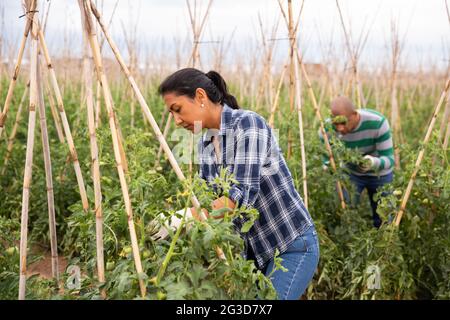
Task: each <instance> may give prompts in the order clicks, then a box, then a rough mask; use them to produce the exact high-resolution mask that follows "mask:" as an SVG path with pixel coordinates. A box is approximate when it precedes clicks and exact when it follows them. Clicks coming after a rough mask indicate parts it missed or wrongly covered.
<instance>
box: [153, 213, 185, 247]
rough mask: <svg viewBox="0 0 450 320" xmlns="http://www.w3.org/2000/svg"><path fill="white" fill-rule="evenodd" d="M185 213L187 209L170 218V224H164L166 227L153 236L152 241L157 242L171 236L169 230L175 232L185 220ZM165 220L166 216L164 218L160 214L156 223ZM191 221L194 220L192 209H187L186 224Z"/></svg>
mask: <svg viewBox="0 0 450 320" xmlns="http://www.w3.org/2000/svg"><path fill="white" fill-rule="evenodd" d="M184 211H185V209H181V210H178V211H177V212H175V214H173V215H172V216H171V217H170V223H167V222H166V223H165V224H164V226H162V227H161V228H160V229H159V231H158V232H157V233H155V234H154V235H151V238H152V240H153V241H157V240H163V239H166V238H167V236H168V235H169V229H172V230H173V231H174V232H175V231H176V230H177V229H178V228H179V227H180V225H181V220H182V219H183V215H184ZM178 216H181V218H179V217H178ZM163 219H165V216H164V214H162V213H160V214H159V216H158V218H157V219H155V220H154V221H157V220H163ZM189 219H193V216H192V212H191V208H187V209H186V218H185V220H186V222H187V221H188V220H189ZM152 223H153V221H152Z"/></svg>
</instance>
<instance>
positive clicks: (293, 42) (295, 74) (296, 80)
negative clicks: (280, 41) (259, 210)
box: [278, 0, 308, 208]
mask: <svg viewBox="0 0 450 320" xmlns="http://www.w3.org/2000/svg"><path fill="white" fill-rule="evenodd" d="M278 4H279V6H280V10H281V13H282V14H283V17H284V19H285V21H286V24H287V26H288V31H289V40H290V63H291V79H293V83H292V81H291V82H290V83H291V85H290V92H291V93H292V90H295V91H294V92H293V93H294V94H295V104H296V109H297V115H298V123H299V131H300V153H301V158H302V184H303V200H304V203H305V207H306V208H308V183H307V176H306V152H305V138H304V132H303V116H302V97H301V82H300V72H299V66H298V59H297V54H298V53H297V52H298V48H297V36H296V34H297V33H296V32H297V26H298V23H299V21H300V15H299V18H298V20H297V23H296V26H295V27H294V21H293V13H292V1H291V0H288V13H287V14H286V12H285V9H284V8H283V5H282V3H281V0H278ZM302 9H303V3H302V8H301V10H300V13H301V11H302ZM292 84H293V85H294V86H292ZM288 149H289V146H288Z"/></svg>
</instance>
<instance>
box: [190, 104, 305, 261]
mask: <svg viewBox="0 0 450 320" xmlns="http://www.w3.org/2000/svg"><path fill="white" fill-rule="evenodd" d="M214 135H217V140H218V142H219V145H220V150H221V153H220V155H221V159H220V158H219V163H217V161H216V153H215V150H214V145H213V143H212V137H213V136H214ZM198 147H199V149H198V154H199V162H200V172H199V174H200V177H201V178H202V179H204V180H206V181H207V182H208V183H211V181H212V180H213V179H214V178H215V177H217V176H218V175H219V172H220V169H221V167H223V168H227V170H228V171H229V172H231V173H233V176H234V179H235V180H237V181H238V184H236V185H233V186H232V188H231V190H230V192H229V198H230V199H231V200H233V202H235V203H236V205H239V206H245V207H253V208H256V209H257V210H258V212H259V218H258V219H257V220H256V221H255V223H254V225H253V226H252V228H251V229H250V230H249V232H247V233H242V232H241V231H240V230H241V227H242V225H243V224H244V223H245V222H246V221H247V218H245V217H244V218H235V219H234V220H233V224H234V227H235V229H236V230H237V231H238V232H239V233H240V235H241V237H242V238H243V239H244V242H245V247H246V250H245V252H244V253H243V255H244V257H245V258H247V250H248V248H249V247H250V249H251V250H252V251H253V254H254V256H255V258H256V265H257V267H258V268H259V269H262V268H263V267H264V266H265V264H266V263H267V262H269V261H270V260H271V259H272V258H273V256H274V253H275V249H278V250H279V251H280V253H283V252H285V251H286V250H287V248H288V247H289V246H290V245H291V243H292V242H293V241H294V240H295V238H297V237H298V236H299V235H302V234H303V233H304V232H305V231H306V230H307V229H308V228H309V227H311V226H312V225H313V222H312V219H311V216H310V215H309V213H308V210H307V209H306V208H305V206H304V204H303V200H302V198H301V197H300V195H299V194H298V192H297V191H296V190H295V187H294V182H293V180H292V176H291V173H290V171H289V169H288V167H287V165H286V161H285V160H284V157H283V154H282V152H281V150H280V148H279V146H278V143H277V141H276V138H275V136H274V134H273V132H272V129H271V128H270V127H269V126H268V125H267V123H266V121H265V120H264V118H262V117H261V116H260V115H258V114H257V113H255V112H252V111H248V110H241V109H239V110H235V109H231V108H230V107H229V106H227V105H226V104H225V105H224V107H223V111H222V116H221V123H220V130H213V129H210V130H207V131H206V132H205V133H204V134H203V135H202V137H201V139H200V140H199V144H198Z"/></svg>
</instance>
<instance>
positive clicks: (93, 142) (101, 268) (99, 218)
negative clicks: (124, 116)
mask: <svg viewBox="0 0 450 320" xmlns="http://www.w3.org/2000/svg"><path fill="white" fill-rule="evenodd" d="M83 38H84V41H83V43H84V56H85V57H84V59H83V73H84V80H85V91H86V109H87V122H88V127H89V142H90V147H91V148H90V149H91V162H92V166H91V170H92V181H93V184H94V203H95V204H94V213H95V231H96V232H95V235H96V241H97V242H96V244H97V245H96V248H97V274H98V281H99V282H100V284H101V285H102V284H104V283H105V262H104V260H105V259H104V249H103V211H102V190H101V182H100V165H99V156H98V145H97V136H96V132H95V115H94V97H93V92H92V86H93V82H92V74H91V70H92V64H91V59H92V57H91V56H89V48H88V43H87V35H86V33H85V32H83ZM101 295H102V297H103V298H106V291H105V290H104V289H103V290H101Z"/></svg>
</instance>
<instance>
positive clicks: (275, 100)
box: [269, 63, 288, 128]
mask: <svg viewBox="0 0 450 320" xmlns="http://www.w3.org/2000/svg"><path fill="white" fill-rule="evenodd" d="M287 66H288V63H286V64H285V65H284V67H283V70H282V71H281V76H280V81H279V82H278V86H277V92H276V93H275V97H274V98H273V101H272V107H271V108H270V116H269V126H271V127H272V128H273V123H274V120H275V112H276V111H277V108H278V99H279V97H280V92H281V87H282V86H283V82H284V75H285V74H286V69H287Z"/></svg>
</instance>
